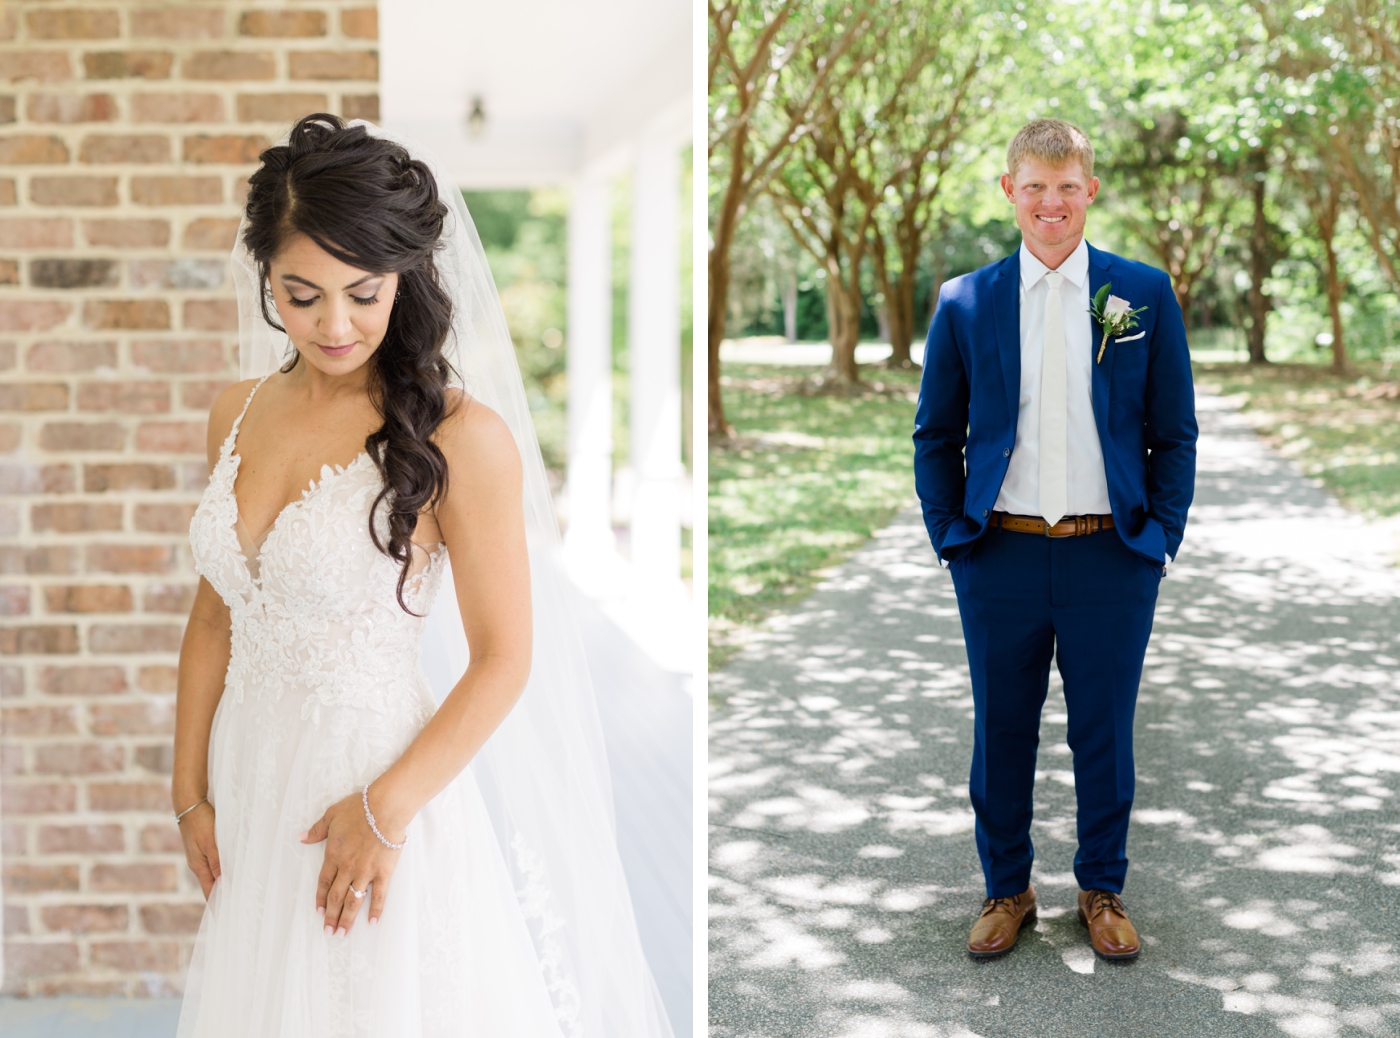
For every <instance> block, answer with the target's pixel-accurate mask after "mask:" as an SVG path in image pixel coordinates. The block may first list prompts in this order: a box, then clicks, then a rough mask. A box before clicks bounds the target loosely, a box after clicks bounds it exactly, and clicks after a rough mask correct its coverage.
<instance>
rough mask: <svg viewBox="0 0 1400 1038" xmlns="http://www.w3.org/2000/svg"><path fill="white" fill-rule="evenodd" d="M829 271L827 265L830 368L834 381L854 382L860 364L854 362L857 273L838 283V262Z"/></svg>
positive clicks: (857, 327) (857, 330) (857, 336)
mask: <svg viewBox="0 0 1400 1038" xmlns="http://www.w3.org/2000/svg"><path fill="white" fill-rule="evenodd" d="M833 263H834V265H835V266H836V272H835V273H834V274H833V273H832V272H831V270H830V266H828V272H827V276H826V287H827V297H826V298H827V304H828V310H827V312H828V313H829V314H831V317H832V322H831V328H830V332H831V368H832V371H833V373H834V374H835V376H836V380H837V381H838V382H843V383H845V384H847V385H855V384H856V383H858V382H860V365H858V364H857V363H856V346H857V345H858V344H859V343H860V302H861V299H860V277H859V274H857V273H854V272H853V273H852V275H851V280H852V281H853V282H854V284H853V285H852V286H851V287H847V286H845V285H843V284H841V278H840V265H839V263H835V261H833Z"/></svg>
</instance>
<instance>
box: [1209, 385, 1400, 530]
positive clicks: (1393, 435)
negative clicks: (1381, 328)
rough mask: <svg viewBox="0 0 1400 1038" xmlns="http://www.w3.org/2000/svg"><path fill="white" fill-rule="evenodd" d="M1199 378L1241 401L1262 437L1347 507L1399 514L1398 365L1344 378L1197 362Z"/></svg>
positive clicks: (1364, 511)
mask: <svg viewBox="0 0 1400 1038" xmlns="http://www.w3.org/2000/svg"><path fill="white" fill-rule="evenodd" d="M1387 374H1388V376H1389V377H1388V378H1387V377H1386V375H1387ZM1196 381H1197V382H1199V383H1201V384H1203V385H1211V386H1215V387H1217V388H1218V390H1219V391H1220V392H1221V393H1223V394H1224V395H1226V396H1239V398H1240V399H1241V402H1242V404H1243V406H1244V410H1245V411H1246V412H1247V413H1249V414H1251V416H1252V417H1253V419H1254V421H1255V427H1256V428H1257V429H1258V431H1259V433H1260V435H1262V436H1263V437H1264V438H1265V439H1267V440H1268V441H1269V442H1270V443H1271V444H1272V445H1273V446H1274V447H1276V448H1278V450H1279V451H1280V452H1281V453H1282V454H1284V455H1286V456H1287V457H1291V458H1293V459H1295V460H1296V461H1297V462H1298V464H1299V465H1301V466H1302V468H1303V471H1304V472H1306V473H1307V474H1308V475H1310V476H1313V477H1315V478H1317V479H1319V480H1321V481H1322V484H1323V485H1324V486H1325V487H1326V488H1327V489H1328V490H1329V491H1331V492H1332V493H1333V494H1335V495H1336V496H1337V497H1338V499H1340V500H1341V501H1342V502H1343V503H1344V504H1346V505H1347V506H1349V507H1350V508H1353V509H1355V510H1356V511H1358V512H1361V513H1363V514H1367V515H1376V516H1385V515H1396V514H1400V365H1395V366H1392V368H1391V370H1390V371H1389V372H1388V373H1387V372H1385V371H1384V369H1383V368H1382V367H1381V366H1380V365H1379V364H1365V365H1361V366H1360V370H1359V371H1358V373H1357V374H1355V375H1352V376H1350V377H1344V376H1338V375H1334V374H1332V372H1331V371H1330V370H1329V369H1327V368H1325V367H1317V366H1313V365H1308V364H1268V365H1262V366H1258V367H1254V366H1251V365H1249V364H1202V365H1199V366H1198V367H1197V369H1196Z"/></svg>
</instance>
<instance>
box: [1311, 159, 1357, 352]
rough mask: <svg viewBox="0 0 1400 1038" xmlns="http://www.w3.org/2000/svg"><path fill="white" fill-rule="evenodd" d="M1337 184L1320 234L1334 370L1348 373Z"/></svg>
mask: <svg viewBox="0 0 1400 1038" xmlns="http://www.w3.org/2000/svg"><path fill="white" fill-rule="evenodd" d="M1337 201H1338V199H1337V185H1336V184H1333V185H1331V189H1330V191H1329V192H1328V197H1327V201H1326V202H1325V203H1324V205H1323V207H1322V211H1321V212H1319V213H1318V220H1317V228H1318V232H1319V234H1318V237H1319V238H1321V239H1322V250H1323V253H1324V254H1325V255H1326V257H1327V311H1328V313H1329V314H1330V315H1331V317H1332V370H1333V371H1336V372H1339V373H1346V372H1349V371H1350V370H1351V363H1350V362H1349V361H1348V360H1347V348H1346V342H1345V340H1344V339H1343V338H1342V278H1341V274H1340V272H1339V271H1338V269H1337V250H1336V249H1335V248H1333V244H1332V242H1333V238H1334V237H1335V235H1336V233H1337Z"/></svg>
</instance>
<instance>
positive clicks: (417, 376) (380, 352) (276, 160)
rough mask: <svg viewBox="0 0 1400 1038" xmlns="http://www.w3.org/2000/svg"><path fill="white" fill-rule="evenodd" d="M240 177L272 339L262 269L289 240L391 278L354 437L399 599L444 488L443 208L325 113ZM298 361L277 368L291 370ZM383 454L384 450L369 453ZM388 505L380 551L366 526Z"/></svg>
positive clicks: (428, 177) (408, 160) (382, 146)
mask: <svg viewBox="0 0 1400 1038" xmlns="http://www.w3.org/2000/svg"><path fill="white" fill-rule="evenodd" d="M259 160H260V161H261V163H262V165H261V166H260V167H259V168H258V171H257V172H256V173H254V174H253V175H252V177H251V178H249V181H248V205H247V216H248V226H247V229H246V230H245V231H244V232H243V244H244V245H246V246H247V248H248V251H249V253H251V254H252V257H253V260H254V261H255V262H256V263H257V265H258V273H259V275H260V277H259V280H260V281H261V283H262V285H263V292H262V312H263V318H264V320H266V321H267V323H268V324H270V325H272V327H274V328H276V329H277V330H278V331H282V332H285V331H286V329H285V328H283V327H282V326H281V325H280V324H278V323H277V321H276V319H275V317H274V314H273V311H272V309H271V307H270V306H269V304H270V303H271V302H272V295H271V291H270V287H269V284H268V277H269V274H268V271H269V266H270V264H271V262H272V260H273V258H274V257H275V256H276V255H277V254H278V253H279V252H280V251H281V250H282V248H283V246H284V245H285V244H286V243H287V240H288V239H289V238H290V237H292V236H293V235H295V234H298V233H300V234H305V235H306V236H307V237H308V238H310V239H311V240H312V241H314V242H315V243H316V244H317V245H319V246H320V247H321V248H323V249H324V250H325V251H326V252H328V253H330V255H332V256H334V257H335V258H336V259H338V260H340V261H341V262H342V263H347V264H349V265H351V266H353V267H358V268H359V269H361V270H368V271H371V272H372V273H375V274H388V273H391V272H392V273H396V274H398V276H399V289H398V296H397V299H398V301H397V303H395V305H394V308H393V310H392V312H391V313H390V315H389V325H388V328H387V330H386V331H385V333H384V339H383V341H382V342H381V343H380V345H379V348H378V349H377V350H376V351H375V354H374V360H373V362H372V366H371V368H370V379H369V385H370V399H371V400H372V401H373V402H374V406H375V408H376V409H377V410H378V411H379V414H380V415H381V416H382V417H383V419H384V424H383V425H381V426H380V427H379V428H378V429H377V430H375V431H374V432H372V433H370V435H369V436H368V437H366V439H365V450H366V451H368V453H369V456H370V458H372V459H373V461H374V464H375V465H376V466H377V467H378V469H379V474H380V476H382V477H383V480H384V489H383V490H382V491H380V493H379V496H378V497H376V498H375V499H374V505H373V507H372V508H371V509H370V523H369V533H370V538H371V539H372V540H373V541H374V546H375V547H376V548H378V549H379V550H380V551H382V552H384V554H386V555H388V556H389V557H390V558H392V559H393V560H394V561H395V562H397V563H399V565H400V570H399V583H398V601H399V605H400V606H402V607H403V609H404V610H405V611H406V612H412V610H410V609H409V608H408V606H407V604H406V603H405V602H404V597H403V593H404V584H405V582H406V581H407V580H408V571H409V568H410V566H411V564H412V561H413V529H414V527H415V526H416V525H417V522H418V514H419V512H421V511H422V510H423V509H424V508H425V507H426V506H428V505H430V504H435V503H436V502H438V501H439V500H441V498H442V495H443V494H444V493H446V491H447V459H446V458H444V457H443V455H442V451H440V450H439V449H438V447H437V444H435V443H433V440H432V437H433V433H434V432H436V431H437V428H438V426H439V425H441V424H442V422H443V420H444V419H445V418H446V417H447V416H448V414H449V404H448V397H447V385H448V380H449V378H450V377H451V375H452V368H451V366H450V365H449V364H448V362H447V358H446V357H445V356H444V355H443V352H442V347H443V344H444V343H445V342H446V341H447V336H448V333H449V332H450V330H451V328H452V300H451V299H450V298H449V297H448V295H447V293H446V292H445V291H443V288H442V286H441V284H439V282H438V272H437V266H436V265H435V264H434V262H433V253H434V251H435V250H436V249H437V248H438V247H439V239H440V238H441V235H442V226H443V221H444V220H445V219H446V218H447V211H448V210H447V206H446V204H445V203H444V202H443V201H442V200H441V199H440V198H438V192H437V184H436V182H435V181H434V179H433V175H432V172H431V171H430V170H429V169H428V167H427V166H426V165H424V164H423V163H422V162H420V161H418V160H417V159H414V158H412V157H410V156H409V154H408V152H407V151H405V150H404V149H403V148H402V147H400V146H399V145H397V144H395V143H393V142H392V141H388V140H385V139H383V138H379V137H373V136H371V135H370V134H369V133H368V132H367V131H366V130H365V128H364V127H363V126H349V127H347V126H346V125H345V123H344V122H343V121H342V120H341V119H339V118H338V117H336V116H334V115H325V114H317V115H308V116H306V117H305V118H303V119H302V120H301V121H299V122H298V123H297V124H296V126H294V127H292V133H291V138H290V139H289V140H288V142H287V143H286V144H284V145H279V146H277V147H274V148H268V149H267V150H266V151H264V152H263V153H262V155H260V156H259ZM300 357H301V354H300V353H297V354H296V355H294V356H293V357H292V359H291V361H289V362H288V364H287V365H286V366H285V367H284V368H282V370H283V371H284V372H285V371H291V370H292V368H293V367H295V366H296V364H297V361H298V360H299V359H300ZM381 445H382V446H383V452H382V457H381V452H380V450H379V449H378V448H379V447H380V446H381ZM381 504H387V506H388V509H389V543H388V544H387V545H386V544H383V543H381V541H380V538H379V534H378V532H377V531H376V530H375V527H374V518H375V514H376V513H377V512H378V510H379V506H380V505H381Z"/></svg>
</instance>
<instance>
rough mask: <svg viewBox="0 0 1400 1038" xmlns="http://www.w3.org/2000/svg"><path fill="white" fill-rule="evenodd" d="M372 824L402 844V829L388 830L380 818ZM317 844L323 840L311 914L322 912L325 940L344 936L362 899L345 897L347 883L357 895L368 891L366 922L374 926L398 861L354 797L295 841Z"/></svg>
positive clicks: (329, 811)
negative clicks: (366, 818)
mask: <svg viewBox="0 0 1400 1038" xmlns="http://www.w3.org/2000/svg"><path fill="white" fill-rule="evenodd" d="M372 792H373V790H371V793H372ZM376 815H378V812H377V811H376ZM376 821H378V822H379V825H380V827H381V831H382V832H383V833H384V835H385V836H386V837H388V838H389V839H390V840H392V841H393V842H395V843H402V842H403V838H404V834H403V832H402V830H398V831H397V832H392V831H390V827H388V826H386V820H385V819H382V818H376ZM322 840H325V841H326V857H325V860H324V861H323V862H322V863H321V877H320V879H319V880H318V881H317V883H316V911H317V912H323V913H324V916H325V921H326V934H327V936H329V935H331V934H336V935H344V934H347V933H349V932H350V928H351V927H352V926H353V925H354V924H355V915H356V913H358V912H359V910H360V902H361V901H363V900H364V899H363V898H358V897H356V896H355V895H353V894H351V893H350V887H351V886H352V885H353V886H354V888H355V889H356V890H358V891H360V892H362V893H363V892H364V891H365V890H366V889H369V890H370V897H369V921H370V924H371V925H373V924H374V923H376V922H378V921H379V917H380V916H381V915H383V914H384V899H385V898H386V897H387V896H388V894H389V877H390V876H392V875H393V874H394V866H395V865H397V864H398V862H399V852H398V851H395V850H390V849H389V848H388V847H386V846H384V844H382V843H380V842H379V838H378V837H377V836H375V835H374V833H373V832H372V831H371V830H370V827H369V822H368V821H366V820H365V808H364V802H363V801H362V800H361V799H360V794H359V793H352V794H350V795H349V796H348V797H346V798H345V799H344V800H341V801H338V802H337V803H334V804H332V805H331V806H330V807H328V808H327V809H326V813H325V814H323V815H322V816H321V817H320V818H319V819H318V820H317V822H316V824H315V825H313V826H312V827H311V828H310V829H308V830H307V831H306V832H305V833H303V834H302V837H301V842H302V843H320V842H321V841H322Z"/></svg>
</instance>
